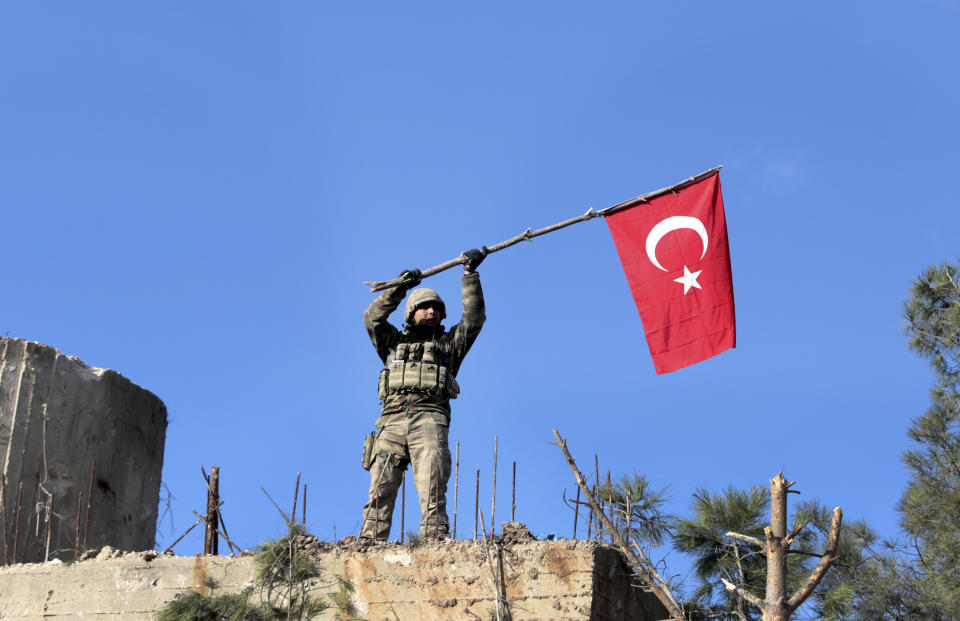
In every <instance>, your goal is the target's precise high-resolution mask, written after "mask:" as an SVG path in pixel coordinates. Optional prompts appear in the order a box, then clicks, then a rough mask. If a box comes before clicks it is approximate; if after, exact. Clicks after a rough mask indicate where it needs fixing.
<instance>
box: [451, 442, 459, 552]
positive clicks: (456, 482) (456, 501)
mask: <svg viewBox="0 0 960 621" xmlns="http://www.w3.org/2000/svg"><path fill="white" fill-rule="evenodd" d="M459 504H460V441H459V440H458V441H457V461H456V465H455V466H454V468H453V533H452V534H451V535H450V538H451V539H456V538H457V506H458V505H459Z"/></svg>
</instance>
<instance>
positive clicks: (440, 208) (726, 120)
mask: <svg viewBox="0 0 960 621" xmlns="http://www.w3.org/2000/svg"><path fill="white" fill-rule="evenodd" d="M958 11H960V8H958V5H957V3H956V2H951V1H946V0H944V1H939V2H938V1H918V2H911V3H903V2H875V1H871V2H866V1H860V2H844V3H835V2H829V3H828V2H813V3H800V4H798V3H792V4H789V5H787V6H784V5H782V4H780V3H775V4H770V3H760V2H755V3H702V2H699V3H692V2H671V3H663V2H661V3H635V2H623V3H600V4H596V3H594V4H591V5H585V4H583V3H573V2H549V3H545V2H529V3H516V2H510V3H504V2H485V3H450V2H436V3H386V2H384V3H380V2H365V3H313V2H285V3H262V2H203V3H197V2H163V3H160V2H155V3H129V2H85V3H68V2H61V3H56V2H54V3H17V4H12V3H7V4H5V5H4V6H3V8H2V9H0V119H2V124H0V205H2V213H3V245H2V249H3V256H4V264H5V269H4V270H3V273H4V291H5V292H6V293H5V295H4V301H5V302H4V308H3V312H2V314H0V333H5V334H8V335H9V336H14V337H19V338H24V339H29V340H36V341H40V342H42V343H46V344H49V345H52V346H55V347H57V348H59V349H60V350H61V351H63V352H64V353H66V354H70V355H75V356H79V357H80V358H82V359H83V360H84V361H85V362H86V363H88V364H91V365H96V366H103V367H109V368H112V369H116V370H118V371H120V372H121V373H123V374H124V375H125V376H127V377H129V378H130V379H131V380H133V381H134V382H136V383H138V384H140V385H142V386H144V387H146V388H148V389H150V390H151V391H153V392H154V393H156V394H157V395H158V396H160V397H161V398H162V399H163V401H164V402H165V403H166V404H167V407H168V409H169V417H170V425H169V429H168V432H167V439H166V454H165V462H164V470H163V480H164V482H165V484H166V486H167V487H168V488H169V489H170V491H171V492H172V494H173V496H174V500H173V502H172V509H173V514H172V518H173V524H172V525H171V522H170V516H168V517H167V518H165V520H164V522H163V523H162V524H161V531H160V534H159V539H158V542H159V545H160V546H166V545H167V544H168V543H169V542H171V541H172V540H173V538H175V537H176V536H177V535H179V534H180V532H182V530H184V529H185V528H186V527H187V526H189V525H190V524H191V523H192V521H193V519H194V518H193V516H192V514H191V511H192V510H201V509H202V507H203V497H204V489H203V485H202V481H201V479H200V475H199V470H200V466H201V464H204V465H206V466H207V467H209V466H211V465H219V466H221V468H222V477H223V478H222V490H223V496H224V499H225V501H226V502H225V505H224V515H225V518H226V520H227V525H228V527H229V529H230V532H231V534H232V535H233V536H234V537H235V538H236V539H237V540H238V541H239V542H240V543H242V544H243V545H244V546H252V545H253V544H255V543H257V542H258V541H260V540H262V539H264V538H265V537H267V536H271V535H273V534H275V533H276V532H278V529H279V520H278V516H277V515H276V512H275V510H274V509H273V508H272V507H271V506H270V504H269V502H268V501H267V500H266V499H265V498H264V496H263V494H262V493H261V492H260V491H259V488H260V486H263V487H264V488H266V489H267V490H269V491H270V493H271V494H272V495H273V496H274V497H275V498H277V499H278V500H279V501H281V502H282V503H283V505H285V506H286V505H288V504H289V502H290V498H291V496H292V491H293V483H294V479H295V477H296V473H297V471H302V472H303V480H304V481H306V483H307V484H308V485H309V507H308V519H309V520H310V521H311V522H315V524H314V527H313V529H314V531H315V532H316V533H317V534H318V535H320V536H322V537H332V535H333V524H334V523H336V528H337V535H338V536H341V537H342V536H343V535H345V534H348V533H351V532H355V531H356V529H357V527H358V524H359V517H360V507H361V505H362V504H363V502H364V500H365V495H366V489H367V486H368V482H369V481H368V475H367V473H366V472H364V471H363V470H362V469H361V468H360V465H359V461H360V449H361V442H362V438H363V435H364V434H365V433H366V432H368V431H369V430H370V429H371V426H372V424H373V421H374V419H375V418H376V416H377V413H378V402H377V397H376V389H375V387H376V379H377V373H378V371H379V368H380V364H379V360H378V359H377V356H376V354H375V353H374V351H373V348H372V347H371V346H370V343H369V341H368V339H367V336H366V333H365V331H364V329H363V324H362V321H361V313H362V311H363V309H364V307H365V306H366V305H367V304H368V303H369V302H370V300H371V299H372V297H373V296H372V294H370V293H369V292H368V291H367V288H366V287H364V286H363V285H362V281H364V280H375V279H384V278H389V277H392V276H394V275H396V274H397V273H398V272H399V271H400V270H402V269H404V268H409V267H421V268H424V267H428V266H431V265H434V264H436V263H440V262H442V261H445V260H447V259H449V258H452V257H454V256H456V255H457V254H459V252H460V251H462V250H464V249H467V248H471V247H474V246H479V245H482V244H487V245H490V244H493V243H496V242H498V241H501V240H503V239H505V238H507V237H510V236H512V235H515V234H517V233H519V232H520V231H522V230H523V229H525V228H527V227H540V226H545V225H548V224H551V223H553V222H556V221H558V220H561V219H564V218H568V217H571V216H574V215H578V214H580V213H582V212H583V211H585V210H586V209H587V208H588V207H595V208H602V207H605V206H608V205H611V204H614V203H616V202H619V201H621V200H625V199H627V198H630V197H632V196H635V195H637V194H641V193H643V192H646V191H649V190H653V189H656V188H659V187H662V186H664V185H668V184H671V183H673V182H676V181H679V180H681V179H683V178H685V177H688V176H690V175H693V174H696V173H698V172H700V171H703V170H705V169H707V168H710V167H712V166H714V165H717V164H723V165H724V166H725V168H724V169H723V172H722V180H723V188H724V196H725V200H726V205H727V221H728V226H729V237H730V251H731V256H732V261H733V278H734V290H735V293H736V302H737V316H738V320H739V321H738V324H739V330H738V331H739V345H738V347H737V349H735V350H732V351H729V352H727V353H724V354H722V355H721V356H719V357H717V358H714V359H711V360H709V361H706V362H704V363H701V364H698V365H696V366H694V367H690V368H687V369H684V370H681V371H678V372H675V373H672V374H669V375H664V376H657V375H655V374H654V371H653V367H652V364H651V362H650V358H649V354H648V351H647V346H646V343H645V341H644V338H643V330H642V325H641V323H640V319H639V317H638V315H637V313H636V310H635V308H634V304H633V302H632V300H631V298H630V295H629V291H628V288H627V284H626V280H625V278H624V275H623V272H622V269H621V267H620V264H619V262H618V259H617V255H616V250H615V248H614V245H613V242H612V240H611V238H610V234H609V232H608V231H607V228H606V226H605V225H604V224H603V223H602V222H599V221H591V222H588V223H584V224H580V225H577V226H576V227H573V228H570V229H567V230H565V231H562V232H558V233H555V234H553V235H550V236H547V237H543V238H540V239H538V240H537V241H535V242H533V243H532V244H524V245H520V246H517V247H514V248H512V249H510V250H508V251H505V252H503V253H500V254H497V255H493V256H491V257H490V258H489V259H488V260H487V262H486V263H484V264H483V266H482V267H481V269H480V273H481V277H482V281H483V285H484V289H485V292H486V298H487V309H488V321H487V324H486V326H485V327H484V330H483V333H482V334H481V335H480V338H479V339H478V341H477V343H476V345H475V346H474V348H473V350H472V351H471V353H470V355H469V357H468V358H467V361H466V363H465V364H464V366H463V368H462V370H461V373H460V384H461V386H462V389H463V394H462V397H461V398H460V399H459V400H457V401H456V402H454V411H453V423H452V427H451V441H453V442H456V441H459V442H460V443H461V472H462V474H463V476H461V502H460V509H461V512H460V518H459V523H460V532H461V534H463V533H465V532H466V531H468V530H470V531H471V532H472V496H473V484H472V479H473V473H474V471H475V469H477V468H481V469H482V475H481V492H480V497H481V501H482V503H483V506H485V507H489V502H490V474H491V462H492V452H493V450H492V449H493V438H494V436H495V435H496V436H499V438H500V462H501V468H500V475H499V481H500V485H499V492H500V493H499V495H498V503H497V506H498V511H497V514H498V518H503V517H506V515H507V509H506V508H507V507H508V505H509V491H510V486H509V481H510V476H509V467H510V462H511V461H513V460H516V461H517V462H518V487H519V492H518V496H519V497H518V501H517V505H518V506H517V516H518V519H520V520H522V521H525V522H527V523H528V524H529V526H530V527H531V529H532V530H533V531H534V532H546V531H556V532H559V533H561V534H569V532H570V530H571V526H572V519H571V516H570V513H569V512H568V510H567V509H566V508H565V507H564V506H563V504H562V503H561V493H562V491H563V490H564V488H566V489H567V490H568V492H569V491H571V490H573V488H574V484H573V481H572V478H571V476H570V473H569V471H568V470H567V468H566V465H565V464H564V462H563V460H562V459H561V455H560V453H559V451H558V450H557V449H556V448H555V447H552V446H549V445H548V441H550V440H551V439H552V436H551V432H550V429H551V427H554V426H555V427H558V428H559V429H560V430H561V432H562V433H563V434H564V435H565V436H567V437H568V438H569V441H570V446H571V448H572V450H573V452H574V455H575V456H576V457H578V458H579V460H580V461H581V462H584V463H586V462H589V461H591V460H592V456H593V454H594V453H595V452H596V453H599V455H600V465H601V468H602V469H603V470H606V469H607V468H610V469H612V470H613V472H614V475H615V476H616V475H617V474H622V473H625V472H628V471H633V470H639V471H642V472H645V473H646V474H647V475H648V476H649V477H650V478H651V479H652V480H653V482H654V483H655V484H657V485H660V486H669V488H670V498H671V503H670V507H669V508H670V510H671V511H673V512H675V513H678V514H683V513H685V512H686V511H687V508H688V503H689V499H690V494H691V493H692V492H693V491H694V490H695V489H696V488H697V487H706V488H708V489H711V490H718V489H720V488H721V487H724V486H727V485H735V486H740V487H746V486H750V485H752V484H761V485H765V484H766V481H767V479H768V478H769V477H770V476H772V475H773V474H775V473H776V472H777V471H778V470H779V469H780V468H783V469H784V470H785V471H786V474H787V476H788V477H789V478H791V479H795V480H797V481H799V483H798V486H797V487H798V489H800V490H801V491H802V492H804V494H803V496H802V497H801V498H811V497H816V498H819V499H821V500H823V501H824V502H825V503H827V504H829V505H831V506H832V505H838V504H839V505H842V506H843V507H844V509H845V511H846V515H847V516H848V517H849V518H866V519H868V520H869V521H870V522H871V523H872V524H873V525H874V526H875V527H877V528H878V529H879V530H880V531H881V533H882V534H884V535H893V534H895V533H896V513H895V511H894V506H895V503H896V502H897V499H898V497H899V495H900V492H901V490H902V489H903V486H904V482H905V477H906V475H905V472H904V470H903V468H902V466H901V464H900V462H899V461H898V457H899V455H900V453H901V452H902V451H903V450H904V449H905V448H906V447H907V440H906V438H905V436H904V432H905V431H906V429H907V427H908V425H909V421H910V418H911V417H913V416H917V415H919V414H920V413H922V411H923V410H924V408H925V406H926V403H927V390H928V388H929V386H930V383H931V380H932V377H931V374H930V373H929V372H928V370H927V367H926V364H925V363H924V362H922V361H920V360H918V359H917V358H916V357H915V356H913V355H912V354H911V353H910V352H909V351H908V350H907V348H906V344H905V339H904V337H903V336H902V334H901V322H902V320H901V318H900V312H901V303H902V300H903V299H904V298H905V296H906V295H907V291H908V288H909V284H910V280H911V278H913V277H915V276H916V275H917V274H918V273H919V272H920V270H921V269H922V268H923V267H924V266H926V265H928V264H930V263H934V262H940V261H943V260H950V259H953V258H954V257H955V255H956V253H957V251H958V243H957V242H958V241H960V233H958V231H960V208H958V207H960V205H958V201H957V198H956V181H955V180H956V175H957V170H958V168H960V156H958V147H957V145H958V144H960V124H958V114H957V111H958V110H960V75H958V74H960V71H958V70H960V37H958V36H957V35H958V32H960V29H958V26H960V18H958ZM428 284H429V285H430V286H432V287H435V288H436V289H438V291H439V292H440V294H441V295H442V296H444V297H445V299H446V300H447V302H448V305H449V306H450V307H451V311H452V312H451V315H452V317H451V319H452V320H453V321H456V320H457V318H458V316H459V301H458V298H459V279H458V277H457V276H456V275H455V274H454V273H453V272H448V273H445V274H442V275H440V276H437V277H435V278H433V279H431V280H430V281H428ZM397 319H398V320H399V317H397ZM408 492H409V493H410V495H409V496H408V505H410V506H411V507H412V506H413V505H414V496H413V494H412V489H411V490H408ZM451 497H452V493H451ZM467 499H469V500H467ZM451 501H452V498H451ZM488 512H489V510H488V509H485V513H488ZM413 513H414V512H413V511H412V510H411V508H410V507H408V527H410V525H411V524H414V525H415V523H416V519H415V518H414V517H412V516H413ZM498 522H499V519H498ZM395 532H396V529H395ZM200 547H201V541H200V536H199V534H197V535H196V536H193V535H191V536H190V537H189V538H187V539H186V540H185V541H184V542H183V543H182V544H180V545H179V546H178V547H177V551H178V552H180V553H183V554H190V553H195V552H197V551H198V550H199V548H200Z"/></svg>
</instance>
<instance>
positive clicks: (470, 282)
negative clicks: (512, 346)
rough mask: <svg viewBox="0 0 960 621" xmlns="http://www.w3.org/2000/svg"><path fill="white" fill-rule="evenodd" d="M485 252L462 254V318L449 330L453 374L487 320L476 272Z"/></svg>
mask: <svg viewBox="0 0 960 621" xmlns="http://www.w3.org/2000/svg"><path fill="white" fill-rule="evenodd" d="M485 250H486V248H484V249H483V250H476V249H474V250H467V251H466V252H464V253H463V254H464V256H466V257H467V259H468V261H467V263H466V264H465V265H464V268H463V271H464V274H463V279H462V280H461V291H462V296H463V318H462V319H461V320H460V323H458V324H457V325H455V326H454V327H453V329H452V330H451V336H452V343H453V354H454V368H453V372H454V374H456V372H457V371H459V369H460V363H461V362H463V358H464V356H466V355H467V351H469V350H470V346H471V345H473V342H474V341H475V340H477V335H478V334H480V328H482V327H483V322H484V321H486V319H487V313H486V307H485V305H484V302H483V288H481V286H480V274H478V273H477V272H476V268H477V266H478V265H480V263H481V262H482V261H483V259H484V257H486V254H487V253H486V252H484V251H485Z"/></svg>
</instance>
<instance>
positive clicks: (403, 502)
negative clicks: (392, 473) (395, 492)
mask: <svg viewBox="0 0 960 621" xmlns="http://www.w3.org/2000/svg"><path fill="white" fill-rule="evenodd" d="M406 528H407V470H406V468H404V470H403V474H401V475H400V543H403V535H404V533H405V532H406V531H405V529H406Z"/></svg>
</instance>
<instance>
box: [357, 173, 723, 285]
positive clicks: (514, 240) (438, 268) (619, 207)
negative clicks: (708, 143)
mask: <svg viewBox="0 0 960 621" xmlns="http://www.w3.org/2000/svg"><path fill="white" fill-rule="evenodd" d="M721 168H723V167H722V166H716V167H714V168H711V169H710V170H706V171H704V172H702V173H700V174H699V175H694V176H693V177H690V178H688V179H684V180H683V181H681V182H680V183H675V184H673V185H671V186H668V187H665V188H660V189H659V190H654V191H653V192H647V193H646V194H643V195H641V196H637V197H635V198H631V199H630V200H627V201H623V202H622V203H617V204H616V205H612V206H610V207H607V208H606V209H601V210H600V211H594V210H593V207H591V208H590V209H588V210H587V211H586V213H584V214H582V215H579V216H577V217H575V218H570V219H569V220H564V221H563V222H558V223H556V224H551V225H550V226H545V227H543V228H542V229H537V230H536V231H531V230H530V229H529V228H528V229H527V230H526V231H524V232H523V233H520V234H519V235H517V236H515V237H511V238H510V239H508V240H505V241H502V242H500V243H499V244H494V245H493V246H489V247H486V246H484V248H485V249H486V251H487V254H491V253H493V252H499V251H501V250H503V249H504V248H509V247H510V246H513V245H515V244H519V243H520V242H522V241H533V238H534V237H540V236H541V235H546V234H547V233H553V232H554V231H559V230H560V229H563V228H566V227H568V226H570V225H572V224H577V223H578V222H583V221H585V220H592V219H593V218H597V217H599V216H609V215H610V214H613V213H616V212H618V211H623V210H624V209H629V208H630V207H635V206H637V205H641V204H643V203H646V202H648V201H650V200H652V199H654V198H657V197H658V196H663V195H664V194H669V193H670V192H676V191H677V190H680V189H683V188H685V187H687V186H689V185H693V184H694V183H697V182H699V181H703V180H704V179H706V178H707V177H709V176H711V175H714V174H716V173H717V172H718V171H719V170H720V169H721ZM466 262H467V258H466V257H465V256H464V255H462V254H461V255H460V256H459V257H457V258H455V259H450V260H449V261H446V262H444V263H441V264H440V265H435V266H433V267H431V268H428V269H425V270H422V271H421V273H420V275H421V276H422V277H423V278H427V277H429V276H433V275H434V274H439V273H440V272H443V271H446V270H448V269H450V268H451V267H456V266H457V265H463V264H464V263H466ZM403 282H404V279H402V278H394V279H393V280H377V281H370V282H364V283H363V284H365V285H370V286H371V288H370V291H383V290H384V289H389V288H391V287H396V286H397V285H401V284H403Z"/></svg>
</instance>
